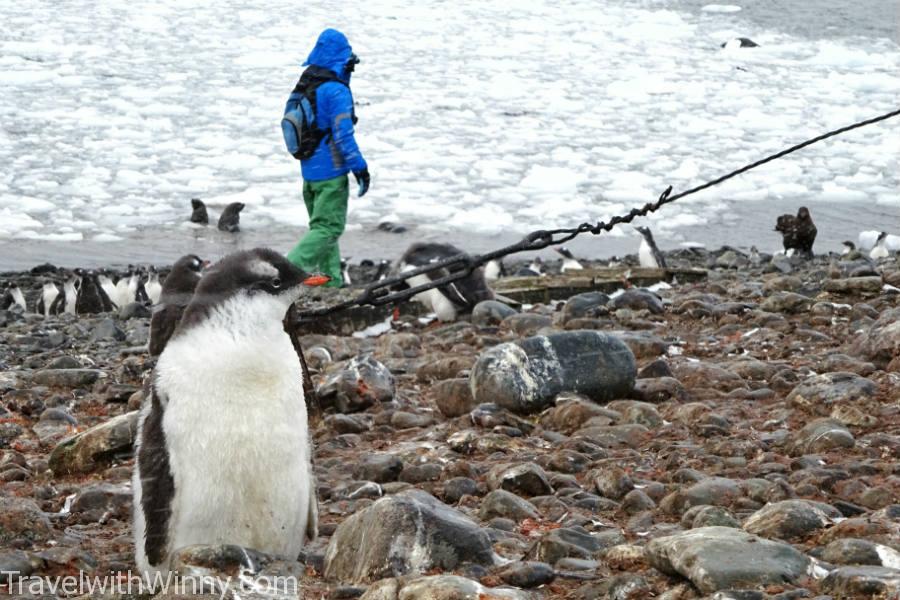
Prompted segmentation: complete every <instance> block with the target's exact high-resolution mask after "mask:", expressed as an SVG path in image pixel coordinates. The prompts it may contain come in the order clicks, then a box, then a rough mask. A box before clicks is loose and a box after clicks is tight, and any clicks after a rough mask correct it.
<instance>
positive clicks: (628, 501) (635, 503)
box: [622, 489, 656, 515]
mask: <svg viewBox="0 0 900 600" xmlns="http://www.w3.org/2000/svg"><path fill="white" fill-rule="evenodd" d="M654 508H656V502H654V501H653V498H651V497H650V496H648V495H647V492H645V491H644V490H639V489H635V490H631V491H630V492H628V493H627V494H625V496H624V497H623V498H622V510H624V511H625V512H626V513H628V514H629V515H636V514H638V513H642V512H644V511H645V510H653V509H654Z"/></svg>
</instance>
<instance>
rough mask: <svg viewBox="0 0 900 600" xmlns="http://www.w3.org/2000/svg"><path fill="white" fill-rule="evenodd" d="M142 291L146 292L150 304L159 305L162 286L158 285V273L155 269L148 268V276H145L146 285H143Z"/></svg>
mask: <svg viewBox="0 0 900 600" xmlns="http://www.w3.org/2000/svg"><path fill="white" fill-rule="evenodd" d="M144 290H146V292H147V297H148V298H149V300H150V304H159V297H160V296H161V295H162V285H161V284H160V283H159V271H157V270H156V267H153V266H151V267H150V274H149V275H148V276H147V281H146V283H144Z"/></svg>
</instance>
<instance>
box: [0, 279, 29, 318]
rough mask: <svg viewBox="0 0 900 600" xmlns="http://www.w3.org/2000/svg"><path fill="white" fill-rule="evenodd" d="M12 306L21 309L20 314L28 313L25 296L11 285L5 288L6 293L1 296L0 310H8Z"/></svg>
mask: <svg viewBox="0 0 900 600" xmlns="http://www.w3.org/2000/svg"><path fill="white" fill-rule="evenodd" d="M13 306H18V307H19V308H21V309H22V312H28V307H27V305H26V303H25V296H24V294H22V290H21V289H20V288H19V286H17V285H16V284H12V285H11V286H9V288H7V290H6V293H5V294H3V297H2V298H0V309H3V310H8V309H9V308H11V307H13Z"/></svg>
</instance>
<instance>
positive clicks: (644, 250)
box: [635, 226, 666, 269]
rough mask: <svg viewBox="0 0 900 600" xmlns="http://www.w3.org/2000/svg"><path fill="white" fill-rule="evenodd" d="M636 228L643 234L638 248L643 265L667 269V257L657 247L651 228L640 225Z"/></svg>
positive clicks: (639, 258) (639, 259)
mask: <svg viewBox="0 0 900 600" xmlns="http://www.w3.org/2000/svg"><path fill="white" fill-rule="evenodd" d="M635 229H637V231H638V233H640V234H641V247H640V248H638V261H640V264H641V266H642V267H647V268H651V269H665V268H666V257H665V256H663V253H662V252H660V251H659V248H657V246H656V242H655V241H654V240H653V234H652V233H651V232H650V228H649V227H642V226H638V227H635Z"/></svg>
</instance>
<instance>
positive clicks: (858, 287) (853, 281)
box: [825, 276, 884, 294]
mask: <svg viewBox="0 0 900 600" xmlns="http://www.w3.org/2000/svg"><path fill="white" fill-rule="evenodd" d="M883 286H884V282H883V281H882V280H881V277H878V276H876V277H847V278H846V279H826V280H825V291H826V292H831V293H833V294H878V293H880V292H881V288H882V287H883Z"/></svg>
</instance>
